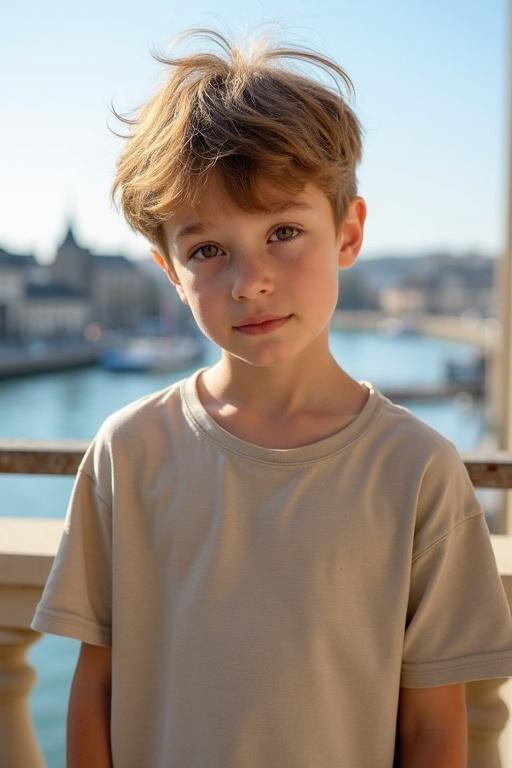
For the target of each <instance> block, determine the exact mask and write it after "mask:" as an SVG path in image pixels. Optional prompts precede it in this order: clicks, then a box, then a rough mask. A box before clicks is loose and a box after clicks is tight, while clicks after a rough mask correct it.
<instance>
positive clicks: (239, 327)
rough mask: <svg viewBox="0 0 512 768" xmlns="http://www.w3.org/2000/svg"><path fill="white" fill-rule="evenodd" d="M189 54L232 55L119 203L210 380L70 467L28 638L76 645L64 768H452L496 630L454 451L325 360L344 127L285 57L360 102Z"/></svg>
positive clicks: (160, 405)
mask: <svg viewBox="0 0 512 768" xmlns="http://www.w3.org/2000/svg"><path fill="white" fill-rule="evenodd" d="M196 32H197V33H198V34H200V35H205V34H206V35H207V37H209V39H210V42H214V43H216V44H218V45H219V46H220V48H221V49H222V50H223V55H220V56H217V55H215V54H214V53H212V52H201V53H198V54H196V55H189V56H184V57H182V58H180V59H176V60H170V61H167V62H166V63H167V65H168V66H169V68H170V74H169V79H168V81H167V82H166V83H165V85H164V86H163V87H162V89H161V90H160V91H159V92H158V93H157V94H156V95H155V96H154V98H152V99H151V100H150V102H149V103H148V104H147V105H146V106H145V107H144V108H143V109H142V110H141V111H140V113H139V115H138V117H137V119H136V120H135V121H132V123H131V124H132V126H133V127H132V131H131V136H130V137H129V140H128V143H127V146H126V148H125V150H124V152H123V154H122V155H121V157H120V160H119V163H118V172H117V178H116V181H115V184H114V192H117V193H120V199H121V204H122V207H123V210H124V213H125V215H126V217H127V219H128V221H129V223H130V224H131V225H132V227H133V228H134V229H136V230H138V231H140V232H142V233H144V234H145V235H146V236H147V237H148V239H149V240H150V241H151V242H152V244H153V255H154V257H155V259H156V261H157V262H158V263H159V265H160V266H161V267H162V269H163V270H164V271H165V272H166V274H167V275H168V277H169V279H170V281H171V282H172V284H173V285H174V286H175V288H176V290H177V292H178V294H179V297H180V299H181V300H182V301H183V302H184V303H185V304H188V305H189V306H190V309H191V311H192V313H193V315H194V317H195V319H196V321H197V323H198V325H199V327H200V328H201V330H202V331H203V332H204V333H205V334H206V335H207V336H208V337H209V338H210V339H212V340H213V341H214V342H215V343H216V344H218V346H219V347H220V348H221V350H222V357H221V360H220V362H218V363H217V364H216V365H213V366H212V367H210V368H204V369H201V370H199V371H197V372H196V373H195V374H194V375H192V376H190V377H188V378H185V379H182V380H181V381H180V382H178V383H176V384H173V385H172V386H170V387H168V388H166V389H164V390H163V391H161V392H157V393H155V394H153V395H150V396H147V397H144V398H142V399H141V400H139V401H137V402H136V403H133V404H132V405H129V406H127V407H125V408H123V409H122V410H120V411H119V412H117V413H116V414H114V415H113V416H112V417H110V418H109V419H108V420H107V421H106V422H105V424H104V425H103V427H102V428H101V429H100V431H99V433H98V435H97V436H96V438H95V439H94V441H93V443H92V444H91V446H90V448H89V450H88V452H87V454H86V456H85V457H84V460H83V462H82V465H81V468H80V470H79V473H78V476H77V480H76V484H75V487H74V491H73V495H72V499H71V502H70V507H69V510H68V516H67V520H66V527H65V534H64V536H63V540H62V543H61V546H60V549H59V552H58V555H57V557H56V560H55V564H54V567H53V570H52V572H51V574H50V577H49V580H48V584H47V586H46V589H45V592H44V595H43V598H42V601H41V603H40V605H39V606H38V610H37V611H36V615H35V618H34V621H33V624H32V626H33V627H34V628H36V629H39V630H41V631H43V632H53V633H56V634H64V635H69V636H71V637H74V638H77V639H78V640H81V641H82V647H81V652H80V657H79V661H78V664H77V669H76V672H75V677H74V680H73V685H72V690H71V696H70V704H69V716H68V765H69V766H71V767H72V768H79V767H81V766H88V767H89V766H94V768H102V767H103V766H110V765H113V766H114V767H115V768H164V766H165V768H169V766H173V767H174V766H175V767H176V768H278V766H279V767H280V768H334V766H340V768H391V766H392V765H393V764H395V765H398V764H399V765H400V766H406V767H407V768H413V767H418V768H419V766H429V768H432V766H435V767H436V768H443V767H445V766H446V768H448V767H449V768H462V767H463V766H464V765H465V764H466V738H467V737H466V713H465V698H464V681H466V680H473V679H481V678H488V677H491V678H496V677H506V676H509V675H512V621H511V617H510V611H509V608H508V605H507V602H506V598H505V595H504V591H503V588H502V585H501V582H500V578H499V576H498V574H497V570H496V564H495V561H494V557H493V553H492V549H491V546H490V541H489V534H488V529H487V527H486V523H485V519H484V516H483V513H482V510H481V509H480V507H479V505H478V502H477V500H476V498H475V495H474V493H473V489H472V486H471V483H470V480H469V478H468V476H467V473H466V471H465V468H464V465H463V464H462V462H461V460H460V458H459V457H458V455H457V453H456V451H455V449H454V447H453V445H452V444H451V443H450V442H448V441H447V440H446V439H444V438H443V437H441V436H440V435H439V434H437V433H436V432H434V431H433V430H432V429H430V428H429V427H427V426H426V425H424V424H423V423H422V422H420V421H419V420H417V419H416V418H415V417H414V416H412V415H411V414H410V413H409V412H408V411H407V410H406V409H404V408H402V407H399V406H396V405H394V404H393V403H391V402H390V401H389V400H387V399H386V398H385V397H383V396H382V395H381V394H380V393H379V392H378V390H377V389H375V387H373V386H372V385H371V384H369V383H368V382H362V381H355V380H354V379H352V378H351V377H350V376H349V375H348V374H347V373H346V372H345V371H344V370H343V369H342V368H341V367H340V366H339V365H338V364H337V363H336V362H335V361H334V359H333V358H332V356H331V354H330V351H329V346H328V325H329V320H330V318H331V315H332V313H333V310H334V308H335V305H336V300H337V287H338V270H339V268H347V267H350V266H351V264H353V262H354V261H355V259H356V257H357V255H358V253H359V251H360V248H361V243H362V238H363V228H364V222H365V215H366V209H365V203H364V201H363V199H362V198H361V197H359V196H358V195H357V194H356V180H355V168H356V165H357V163H358V161H359V160H360V155H361V138H360V126H359V123H358V121H357V119H356V117H355V115H354V114H353V112H352V111H351V109H350V107H349V106H348V104H347V103H346V101H345V99H344V98H343V96H342V94H341V92H334V91H332V90H330V89H329V88H327V87H325V86H323V85H321V84H319V83H317V82H315V80H313V79H311V78H310V77H306V76H305V75H304V74H299V73H298V72H296V71H293V70H292V69H286V68H283V67H282V66H278V65H277V64H276V61H277V60H278V59H279V58H285V57H291V58H295V59H298V60H299V61H302V62H303V63H304V62H306V63H307V62H309V63H312V64H315V65H318V66H320V67H323V68H324V69H325V70H327V72H329V73H330V74H332V75H334V76H335V77H338V79H339V81H341V82H342V83H343V84H344V85H346V86H350V81H349V80H348V78H347V76H346V75H345V73H344V72H343V71H342V70H341V69H340V68H339V67H338V66H337V65H335V64H334V63H332V62H330V61H329V60H327V59H325V58H323V57H321V56H319V55H317V54H314V53H312V52H311V51H303V52H299V51H296V50H295V49H293V50H290V49H288V50H279V49H278V50H269V49H266V50H259V51H256V52H254V53H253V55H252V57H251V58H246V57H244V56H243V55H242V54H241V53H240V51H239V50H237V49H235V48H232V47H231V46H230V44H229V43H228V42H227V41H226V40H225V39H224V38H223V37H222V36H220V35H219V34H217V33H215V32H213V31H205V30H199V31H196ZM192 34H194V33H192ZM128 122H129V121H128Z"/></svg>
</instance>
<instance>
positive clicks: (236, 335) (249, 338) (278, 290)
mask: <svg viewBox="0 0 512 768" xmlns="http://www.w3.org/2000/svg"><path fill="white" fill-rule="evenodd" d="M262 189H263V190H264V193H265V197H264V198H263V199H265V200H268V206H269V208H268V210H266V211H265V212H263V213H262V212H259V211H258V212H247V211H243V210H241V209H240V208H238V207H237V206H236V205H235V204H234V203H233V202H232V201H231V200H230V199H229V198H228V197H227V195H226V194H225V192H224V191H223V190H222V189H221V188H219V186H218V185H217V186H214V185H213V183H212V184H210V185H209V186H208V187H206V189H205V193H204V194H203V196H202V199H201V200H200V202H199V204H198V205H196V206H195V207H194V208H192V207H190V206H184V207H183V208H182V209H181V210H179V211H178V212H177V213H176V215H174V216H173V217H172V219H170V220H169V221H168V222H167V223H166V224H165V225H164V231H165V235H166V238H167V245H168V250H169V254H170V258H171V262H172V266H173V269H174V273H173V270H171V269H169V267H168V266H167V265H165V264H164V263H163V262H162V259H161V258H158V255H157V254H156V258H157V260H158V261H159V263H160V264H161V265H162V266H163V267H164V269H165V271H166V272H167V274H168V276H169V278H170V279H171V281H172V282H173V283H174V285H175V286H176V289H177V291H178V293H179V296H180V298H181V300H182V301H183V302H184V303H185V304H188V305H189V306H190V308H191V310H192V313H193V315H194V317H195V320H196V322H197V324H198V326H199V327H200V329H201V330H202V331H203V333H204V334H205V335H206V336H208V337H209V338H210V339H211V340H212V341H213V342H215V343H216V344H217V345H218V346H219V347H221V348H222V349H223V350H224V351H225V353H227V354H228V355H232V356H235V357H237V358H239V359H241V360H244V361H246V362H247V363H249V364H251V365H257V366H270V365H277V364H279V363H283V362H285V361H286V360H289V359H291V358H292V357H294V356H295V355H297V354H298V353H299V352H301V351H304V350H306V349H307V348H308V347H309V346H312V345H313V342H315V341H317V340H318V339H319V337H320V336H321V335H324V336H325V339H327V334H328V324H329V321H330V318H331V316H332V313H333V311H334V309H335V306H336V301H337V297H338V270H339V268H340V267H348V266H350V265H351V264H352V263H353V261H354V260H355V258H356V257H357V254H358V252H359V249H360V246H361V242H362V233H363V226H364V219H365V212H366V209H365V204H364V201H363V200H362V199H361V198H356V199H355V200H354V201H353V202H352V204H351V206H350V209H349V212H348V214H347V216H346V217H345V220H344V222H343V224H342V225H341V226H340V227H339V228H338V231H336V227H335V223H334V218H333V213H332V208H331V205H330V203H329V200H328V198H327V197H326V195H325V194H324V193H323V192H322V191H321V190H320V189H319V188H318V187H316V186H315V185H313V184H308V185H306V187H305V188H304V190H303V191H302V192H301V193H299V194H296V195H294V196H292V195H289V194H286V193H283V192H280V191H278V190H276V189H275V187H271V186H269V185H268V184H267V185H266V186H263V187H262ZM269 316H270V318H272V319H269ZM262 320H263V321H264V322H261V321H262ZM265 321H266V322H265Z"/></svg>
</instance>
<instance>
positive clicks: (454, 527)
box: [412, 510, 484, 563]
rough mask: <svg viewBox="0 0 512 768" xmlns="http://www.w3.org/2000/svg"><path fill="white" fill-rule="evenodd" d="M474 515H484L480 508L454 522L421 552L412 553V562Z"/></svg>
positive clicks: (474, 516) (473, 517)
mask: <svg viewBox="0 0 512 768" xmlns="http://www.w3.org/2000/svg"><path fill="white" fill-rule="evenodd" d="M476 517H484V513H483V511H482V510H480V511H479V512H476V513H475V514H474V515H470V516H469V517H465V518H464V520H459V522H458V523H455V525H453V526H452V527H451V528H450V530H449V531H447V532H446V533H443V535H442V536H439V537H438V538H437V539H436V540H435V541H433V542H432V543H431V544H429V545H428V546H427V547H425V549H422V550H421V552H418V554H416V555H414V557H413V558H412V562H413V563H415V562H416V560H418V558H420V557H421V556H422V555H424V554H425V553H426V552H428V551H429V550H431V549H432V548H433V547H435V546H437V544H440V543H441V542H442V541H444V539H446V538H447V537H448V536H449V535H450V534H451V533H452V532H453V531H454V530H455V529H456V528H458V527H459V526H460V525H463V524H464V523H467V522H468V521H469V520H474V519H475V518H476Z"/></svg>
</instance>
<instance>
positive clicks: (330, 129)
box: [112, 29, 361, 261]
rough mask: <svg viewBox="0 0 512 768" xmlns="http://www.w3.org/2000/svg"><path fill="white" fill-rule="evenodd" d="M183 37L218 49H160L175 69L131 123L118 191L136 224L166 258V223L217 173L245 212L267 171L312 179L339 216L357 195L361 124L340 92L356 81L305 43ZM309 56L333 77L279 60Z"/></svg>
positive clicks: (300, 181) (201, 34)
mask: <svg viewBox="0 0 512 768" xmlns="http://www.w3.org/2000/svg"><path fill="white" fill-rule="evenodd" d="M181 37H185V38H206V39H207V41H208V42H209V43H210V44H211V43H214V44H215V45H217V46H218V47H219V48H220V49H221V50H220V55H217V54H216V53H213V52H211V51H202V52H198V53H193V54H190V55H186V56H181V57H177V58H167V57H164V56H159V55H156V54H153V56H154V58H155V59H157V61H159V62H161V63H162V64H164V65H165V66H166V67H168V69H169V75H168V78H167V80H166V82H165V84H164V85H163V87H162V88H161V89H160V90H159V91H158V92H157V93H156V95H154V96H153V97H152V98H151V99H150V100H149V101H148V102H147V103H146V104H144V105H143V106H142V108H141V109H140V110H139V112H138V114H137V115H136V117H135V118H133V119H131V118H127V117H123V116H121V115H119V114H118V113H117V112H116V111H115V110H114V113H115V114H116V116H117V117H118V118H119V119H120V120H121V121H122V122H123V123H125V124H126V125H129V126H130V133H129V135H128V136H127V137H124V138H126V139H127V143H126V145H125V147H124V150H123V152H122V153H121V155H120V156H119V159H118V162H117V174H116V177H115V180H114V183H113V186H112V198H113V199H114V200H116V198H117V197H119V200H120V204H121V208H122V210H123V213H124V216H125V218H126V220H127V221H128V223H129V225H130V226H131V227H132V229H134V230H135V231H138V232H141V233H142V234H143V235H145V236H146V237H147V238H148V240H149V241H150V242H151V243H153V244H154V245H155V246H156V247H157V249H158V250H159V251H160V253H161V254H162V255H163V256H164V257H165V258H166V259H167V261H169V254H168V252H167V246H166V242H165V238H164V235H163V230H162V223H163V222H164V221H165V220H166V219H168V218H169V217H170V216H171V215H172V212H173V210H175V209H176V208H178V207H179V206H180V204H182V203H184V202H187V203H189V204H191V205H193V204H194V203H195V202H197V199H198V196H199V194H200V191H201V188H202V187H204V185H205V183H206V182H207V180H208V179H209V178H210V177H211V176H212V174H213V173H214V174H215V176H216V177H217V178H218V179H219V180H220V182H221V184H222V185H223V187H224V189H225V190H226V192H227V194H228V195H229V197H230V198H231V199H232V200H233V201H236V203H237V205H238V206H240V207H241V208H242V209H244V210H258V209H261V208H262V207H263V206H264V201H262V200H260V199H258V190H257V182H258V181H259V180H261V179H262V178H264V179H265V180H266V181H269V182H270V183H272V184H274V185H275V186H276V187H278V188H280V189H282V190H283V191H286V192H289V193H297V192H300V191H301V190H302V189H303V188H304V186H305V184H306V183H308V182H311V183H315V184H316V185H317V186H318V187H319V188H320V189H322V190H323V191H324V192H325V194H326V195H327V197H328V198H329V201H330V202H331V206H332V209H333V214H334V219H335V222H336V224H339V223H340V222H341V221H342V220H343V218H344V216H345V213H346V211H347V208H348V205H349V203H350V201H351V200H352V199H353V198H354V197H355V195H356V193H357V182H356V173H355V169H356V165H357V163H358V162H359V161H360V159H361V126H360V124H359V121H358V119H357V117H356V116H355V114H354V112H353V111H352V109H351V108H350V107H349V105H348V103H347V100H346V98H345V97H344V95H343V91H346V92H348V95H349V96H350V95H351V94H352V93H353V86H352V82H351V80H350V78H349V77H348V75H347V74H346V73H345V72H344V70H343V69H342V68H341V67H340V66H338V64H336V63H335V62H334V61H332V60H331V59H329V58H327V57H325V56H322V55H321V54H319V53H316V52H315V51H313V50H310V49H307V48H294V47H271V46H269V45H268V44H267V43H265V42H264V43H263V44H261V43H260V44H259V45H258V46H257V47H256V48H255V49H254V50H253V52H252V53H251V54H244V53H243V52H242V51H241V49H240V48H239V47H238V46H236V45H232V44H230V43H229V41H228V40H227V39H226V38H225V37H224V36H223V35H222V34H221V33H219V32H217V31H215V30H213V29H191V30H189V31H188V32H186V33H184V35H182V36H181ZM283 59H288V60H289V59H291V60H293V61H294V62H299V63H300V64H312V65H314V66H316V67H319V68H320V69H321V70H323V71H324V72H326V73H328V74H329V75H330V76H331V77H332V78H333V85H334V87H333V88H331V87H327V86H326V85H323V84H321V83H320V82H318V81H316V80H315V79H312V78H310V77H309V76H305V75H304V74H302V73H301V72H300V71H293V69H292V68H291V67H290V66H288V67H283V65H282V63H281V62H282V60H283Z"/></svg>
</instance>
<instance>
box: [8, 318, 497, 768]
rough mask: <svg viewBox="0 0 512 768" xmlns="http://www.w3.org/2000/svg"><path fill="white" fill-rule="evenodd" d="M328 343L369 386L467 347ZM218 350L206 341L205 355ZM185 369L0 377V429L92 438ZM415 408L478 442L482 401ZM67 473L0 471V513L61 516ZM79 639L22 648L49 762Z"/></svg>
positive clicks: (380, 340) (58, 750) (421, 341)
mask: <svg viewBox="0 0 512 768" xmlns="http://www.w3.org/2000/svg"><path fill="white" fill-rule="evenodd" d="M331 349H332V352H333V354H334V356H335V357H336V359H337V360H338V361H339V363H340V364H341V365H342V366H343V367H344V368H345V369H346V370H347V371H348V372H349V373H350V374H351V375H352V376H354V377H355V378H358V379H366V380H367V381H371V382H372V383H374V384H375V385H376V386H377V387H379V388H382V389H384V388H385V387H386V386H394V385H397V386H398V385H407V384H415V383H416V384H434V383H437V382H440V381H442V379H443V375H444V364H445V362H446V361H447V360H449V359H457V360H466V359H468V358H469V357H471V356H472V354H473V350H472V349H471V348H470V347H467V346H465V345H460V344H454V343H451V342H444V341H439V340H434V339H428V338H421V337H415V336H399V337H386V336H376V335H374V334H370V333H345V334H344V333H338V332H333V333H332V334H331ZM217 359H218V351H217V350H216V349H215V348H214V347H213V346H212V347H210V348H209V349H208V352H207V355H206V357H205V361H204V363H202V365H203V364H204V365H209V364H211V363H213V362H215V361H216V360H217ZM191 372H192V369H189V370H185V371H180V372H179V373H176V374H173V375H169V374H158V375H156V374H155V375H153V374H152V375H148V374H124V375H116V374H112V373H109V372H106V371H102V370H100V369H96V368H89V369H81V370H77V371H70V372H63V373H56V374H48V375H44V376H37V377H34V378H27V379H18V380H11V381H4V382H0V435H1V436H3V437H27V438H37V439H55V438H80V439H86V440H87V439H90V438H92V437H93V435H94V434H95V432H96V430H97V429H98V427H99V426H100V424H101V422H102V421H103V420H104V419H105V417H106V416H107V415H108V414H109V413H111V412H112V411H114V410H116V409H117V408H120V407H121V406H123V405H125V404H126V403H129V402H130V401H132V400H135V399H137V398H138V397H141V396H143V395H145V394H147V393H149V392H153V391H155V390H157V389H160V388H162V387H165V386H167V385H168V384H170V383H172V382H173V381H176V380H177V379H179V378H182V377H183V376H186V375H188V374H189V373H191ZM407 407H408V408H410V410H411V411H413V412H414V413H415V414H416V415H417V416H419V417H420V418H421V419H423V420H424V421H425V422H427V423H428V424H430V425H431V426H432V427H434V428H435V429H437V430H438V431H439V432H441V433H442V434H444V435H445V436H446V437H448V438H449V439H450V440H452V441H453V442H454V443H455V445H456V446H457V448H458V449H459V450H460V451H462V452H463V451H468V450H471V449H473V448H475V447H477V446H478V443H479V441H480V439H481V436H482V431H483V409H482V407H481V406H480V405H478V404H473V403H472V402H471V401H467V400H460V401H459V400H455V401H453V400H451V401H445V402H435V403H408V404H407ZM72 482H73V479H72V478H60V477H30V478H26V477H20V476H15V475H12V476H9V475H4V476H0V493H1V498H2V510H1V511H2V513H3V514H6V515H14V516H21V517H63V516H64V512H65V508H66V503H67V498H68V496H69V493H70V490H71V486H72ZM78 649H79V643H78V642H76V641H74V640H70V639H67V638H58V637H52V636H45V637H43V638H42V639H41V640H40V641H38V642H37V643H36V644H35V645H34V646H33V647H32V649H31V650H30V652H29V660H30V662H31V663H32V664H33V665H34V667H35V668H36V670H37V673H38V682H37V683H36V686H35V688H34V689H33V692H32V695H31V699H30V708H31V713H32V717H33V719H34V722H35V726H36V732H37V736H38V739H39V743H40V744H41V746H42V749H43V751H44V755H45V759H46V761H47V765H48V768H64V765H65V757H64V743H65V719H66V707H67V699H68V694H69V686H70V683H71V676H72V670H73V668H74V665H75V662H76V657H77V653H78Z"/></svg>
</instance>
